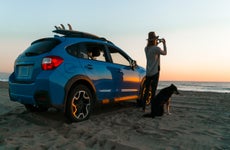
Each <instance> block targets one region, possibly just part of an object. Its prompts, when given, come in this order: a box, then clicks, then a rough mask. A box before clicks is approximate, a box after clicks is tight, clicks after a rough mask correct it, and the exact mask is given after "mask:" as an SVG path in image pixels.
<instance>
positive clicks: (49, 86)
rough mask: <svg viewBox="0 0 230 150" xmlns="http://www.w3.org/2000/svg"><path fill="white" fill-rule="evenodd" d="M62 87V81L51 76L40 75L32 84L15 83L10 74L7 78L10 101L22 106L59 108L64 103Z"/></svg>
mask: <svg viewBox="0 0 230 150" xmlns="http://www.w3.org/2000/svg"><path fill="white" fill-rule="evenodd" d="M62 78H63V77H62ZM64 85H65V84H63V80H60V79H58V78H57V76H55V77H54V76H53V75H52V74H43V75H42V74H41V75H40V76H38V77H37V79H36V80H35V81H34V82H32V83H22V82H16V81H15V79H14V75H13V74H12V75H11V76H10V78H9V96H10V99H11V100H12V101H16V102H19V103H22V104H32V105H44V106H47V107H49V106H56V107H60V106H62V105H63V101H64V95H65V92H64Z"/></svg>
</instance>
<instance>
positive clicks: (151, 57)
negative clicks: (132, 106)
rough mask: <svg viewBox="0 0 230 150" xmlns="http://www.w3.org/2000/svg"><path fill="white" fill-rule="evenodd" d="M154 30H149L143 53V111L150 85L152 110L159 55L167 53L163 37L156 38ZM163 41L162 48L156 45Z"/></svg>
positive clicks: (157, 77) (157, 79)
mask: <svg viewBox="0 0 230 150" xmlns="http://www.w3.org/2000/svg"><path fill="white" fill-rule="evenodd" d="M158 38H159V36H156V34H155V32H149V34H148V39H147V45H146V47H145V55H146V59H147V63H146V82H145V83H146V90H145V93H144V97H143V99H142V102H143V104H142V106H143V111H145V106H146V99H147V98H148V95H149V90H150V86H151V94H152V96H151V112H152V101H153V100H154V97H155V94H156V89H157V85H158V81H159V73H160V55H167V48H166V41H165V39H158ZM161 42H162V43H163V50H162V49H161V48H160V47H159V46H157V45H158V44H159V43H161Z"/></svg>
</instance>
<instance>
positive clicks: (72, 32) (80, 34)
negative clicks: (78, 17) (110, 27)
mask: <svg viewBox="0 0 230 150" xmlns="http://www.w3.org/2000/svg"><path fill="white" fill-rule="evenodd" d="M67 25H68V28H69V29H66V28H65V26H64V25H63V24H60V26H54V27H55V29H56V30H53V32H54V33H58V34H62V35H64V36H66V37H81V38H90V39H97V40H102V41H107V40H106V38H103V37H99V36H97V35H94V34H91V33H87V32H81V31H76V30H73V29H72V26H71V25H70V24H67ZM107 42H110V41H107Z"/></svg>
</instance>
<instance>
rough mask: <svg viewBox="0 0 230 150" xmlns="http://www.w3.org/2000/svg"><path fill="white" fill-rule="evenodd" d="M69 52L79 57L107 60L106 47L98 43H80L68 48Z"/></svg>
mask: <svg viewBox="0 0 230 150" xmlns="http://www.w3.org/2000/svg"><path fill="white" fill-rule="evenodd" d="M66 50H67V52H68V53H69V54H70V55H72V56H74V57H78V58H84V59H90V60H98V61H106V60H107V59H106V57H105V47H104V45H102V44H97V43H78V44H74V45H71V46H68V47H67V48H66Z"/></svg>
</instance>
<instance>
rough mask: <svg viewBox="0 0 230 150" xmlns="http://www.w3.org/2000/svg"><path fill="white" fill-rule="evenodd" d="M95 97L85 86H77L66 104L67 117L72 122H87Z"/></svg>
mask: <svg viewBox="0 0 230 150" xmlns="http://www.w3.org/2000/svg"><path fill="white" fill-rule="evenodd" d="M92 104H93V97H92V93H91V91H90V90H89V88H88V87H87V86H85V85H77V86H76V87H74V88H73V89H72V90H71V91H70V94H69V96H68V99H67V103H66V112H65V114H66V116H67V118H68V119H69V120H70V121H71V122H79V121H83V120H87V119H88V118H89V116H90V113H91V111H92V107H93V106H92Z"/></svg>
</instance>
